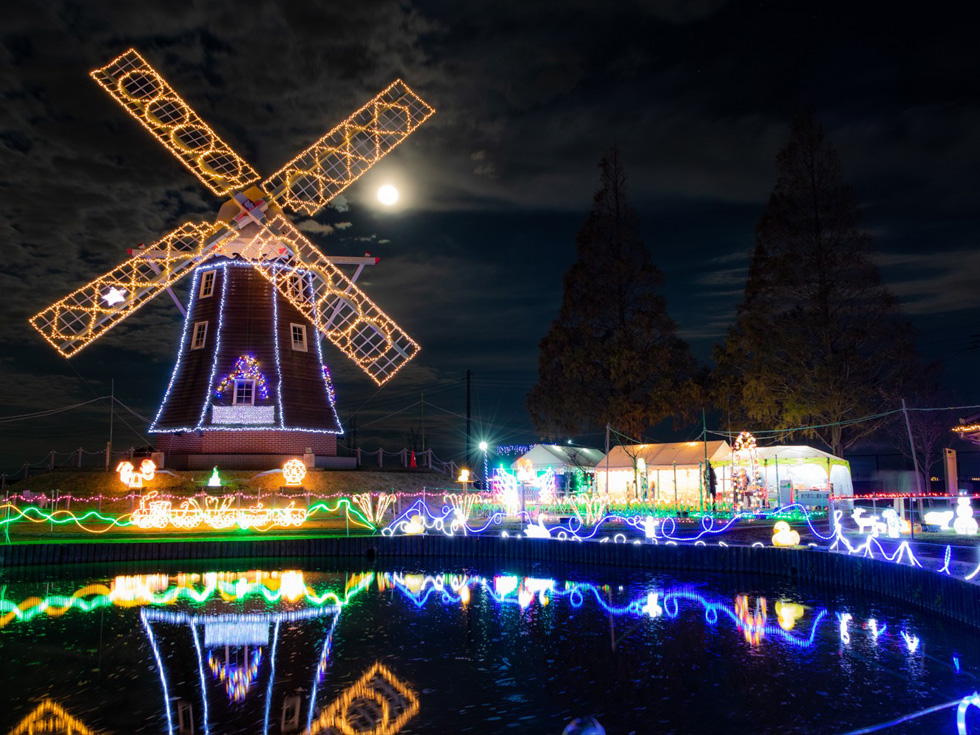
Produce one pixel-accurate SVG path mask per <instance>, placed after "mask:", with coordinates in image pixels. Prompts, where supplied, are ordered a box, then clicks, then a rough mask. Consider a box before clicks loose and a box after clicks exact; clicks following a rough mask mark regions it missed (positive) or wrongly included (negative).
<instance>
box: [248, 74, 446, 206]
mask: <svg viewBox="0 0 980 735" xmlns="http://www.w3.org/2000/svg"><path fill="white" fill-rule="evenodd" d="M434 114H435V109H433V108H432V107H430V106H429V105H427V104H426V103H425V102H424V101H423V100H422V98H421V97H419V96H418V95H417V94H415V92H413V91H412V90H411V89H409V87H408V85H407V84H405V82H403V81H401V80H400V79H399V80H397V81H395V82H393V83H392V84H390V85H389V86H388V87H387V88H386V89H384V90H383V91H382V92H381V93H380V94H378V95H377V96H376V97H374V99H372V100H371V101H370V102H368V103H367V104H366V105H364V107H362V108H361V109H359V110H358V111H357V112H355V113H354V114H353V115H351V116H350V117H348V118H347V119H346V120H344V121H343V122H342V123H340V125H338V126H337V127H335V128H334V129H333V130H331V131H330V132H329V133H327V134H326V135H324V136H323V137H322V138H320V140H318V141H317V142H316V143H314V144H313V145H311V146H310V147H309V148H307V149H306V150H305V151H303V152H302V153H300V154H299V155H298V156H296V157H295V158H294V159H293V160H291V161H290V162H289V163H287V164H286V165H285V166H283V167H282V168H281V169H280V170H279V171H277V172H276V173H274V174H272V176H270V177H269V178H267V179H266V180H265V181H264V182H263V183H262V185H263V187H265V189H266V191H269V192H272V196H273V197H274V198H275V199H276V200H277V201H278V202H279V204H280V206H282V207H287V208H289V209H292V210H293V211H298V212H302V213H304V214H307V215H311V216H312V215H313V214H315V213H316V212H317V211H319V210H320V209H321V208H323V207H325V206H326V205H327V203H328V202H329V201H330V200H331V199H333V198H334V197H335V196H337V195H338V194H340V193H341V192H342V191H343V190H344V189H346V188H347V187H348V186H350V185H351V184H353V183H354V182H355V181H356V180H357V179H358V178H360V177H361V175H362V174H364V172H365V171H367V170H368V169H369V168H371V166H373V165H374V164H375V163H377V162H378V161H379V160H381V158H382V157H383V156H385V155H387V154H388V153H389V152H391V151H392V150H393V149H394V148H395V146H397V145H398V144H399V143H401V142H402V141H403V140H405V138H407V137H408V136H409V134H410V133H411V132H412V131H413V130H415V129H416V128H417V127H418V126H419V125H421V124H422V123H424V122H425V121H426V120H428V119H429V118H430V117H432V115H434Z"/></svg>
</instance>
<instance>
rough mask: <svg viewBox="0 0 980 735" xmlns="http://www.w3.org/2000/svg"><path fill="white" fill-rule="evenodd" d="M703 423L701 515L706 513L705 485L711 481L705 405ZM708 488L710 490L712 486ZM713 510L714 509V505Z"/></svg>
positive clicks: (702, 416) (702, 411)
mask: <svg viewBox="0 0 980 735" xmlns="http://www.w3.org/2000/svg"><path fill="white" fill-rule="evenodd" d="M701 424H702V426H703V427H704V428H703V433H702V435H701V436H702V441H703V442H704V471H703V472H702V473H701V515H704V500H705V498H704V491H705V485H707V484H708V483H709V482H711V477H710V473H709V472H708V416H707V414H706V413H705V411H704V406H701ZM707 489H708V490H710V488H707ZM712 510H714V508H713V507H712Z"/></svg>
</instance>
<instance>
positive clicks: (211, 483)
mask: <svg viewBox="0 0 980 735" xmlns="http://www.w3.org/2000/svg"><path fill="white" fill-rule="evenodd" d="M208 487H221V475H219V474H218V468H217V467H215V468H214V469H213V470H212V471H211V477H209V478H208Z"/></svg>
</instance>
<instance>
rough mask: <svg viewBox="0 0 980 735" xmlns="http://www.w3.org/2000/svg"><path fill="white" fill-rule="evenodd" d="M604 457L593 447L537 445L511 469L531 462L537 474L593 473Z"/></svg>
mask: <svg viewBox="0 0 980 735" xmlns="http://www.w3.org/2000/svg"><path fill="white" fill-rule="evenodd" d="M602 457H603V453H602V451H600V450H598V449H593V448H592V447H573V446H571V445H563V444H535V445H534V446H533V447H531V449H530V451H528V452H525V453H524V454H522V455H521V456H520V457H518V458H517V460H515V461H514V462H512V463H511V465H510V467H511V469H513V470H516V469H517V463H518V462H520V461H521V460H530V462H531V466H532V467H533V469H534V471H535V472H544V471H545V470H547V469H549V468H550V469H552V470H554V472H555V474H556V475H561V474H564V473H565V472H572V471H574V470H581V471H582V472H592V470H593V468H594V467H595V466H596V464H597V463H598V462H599V460H601V459H602Z"/></svg>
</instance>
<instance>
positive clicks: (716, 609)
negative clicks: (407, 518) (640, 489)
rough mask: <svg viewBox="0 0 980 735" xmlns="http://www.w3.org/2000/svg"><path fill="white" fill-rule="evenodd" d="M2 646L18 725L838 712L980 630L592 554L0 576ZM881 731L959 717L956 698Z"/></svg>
mask: <svg viewBox="0 0 980 735" xmlns="http://www.w3.org/2000/svg"><path fill="white" fill-rule="evenodd" d="M0 652H2V656H3V666H2V667H0V691H2V692H3V694H2V695H0V697H2V698H0V702H2V706H0V733H8V732H15V733H17V735H20V733H21V732H23V733H28V732H33V731H37V732H66V731H70V732H73V733H75V734H76V735H84V734H85V733H88V732H100V733H175V734H177V733H191V732H193V733H213V734H214V735H218V734H219V733H220V734H225V733H227V734H233V733H277V734H278V733H290V732H304V733H305V732H309V733H331V734H333V733H337V734H339V733H346V734H347V735H352V734H353V733H374V734H375V735H394V733H406V734H408V733H473V734H474V735H482V734H485V733H536V734H537V733H540V734H543V735H548V734H551V733H554V734H555V735H559V734H560V733H561V732H562V731H563V729H564V728H565V726H566V725H567V724H568V723H569V722H570V721H571V720H573V719H574V718H576V717H585V716H593V717H595V718H596V719H597V720H598V721H599V722H600V723H601V724H602V726H603V727H604V728H605V732H606V733H608V734H609V735H614V734H621V735H627V734H628V733H722V732H723V733H783V734H785V733H846V732H850V731H852V730H856V729H859V728H866V727H870V726H876V725H881V724H883V723H886V722H888V721H890V720H893V719H895V718H900V717H904V716H908V715H912V714H915V713H919V712H921V711H922V710H924V709H926V708H929V707H933V706H936V705H940V704H944V703H947V702H953V701H954V700H959V699H960V698H962V697H964V696H966V695H968V694H971V693H973V691H974V690H975V689H977V688H978V683H977V675H978V673H980V634H978V632H977V631H974V630H972V629H970V628H965V627H963V626H960V625H957V624H953V623H947V622H944V621H941V620H939V619H937V618H934V617H930V616H928V615H919V614H911V613H908V612H903V611H902V610H901V609H900V608H899V607H896V606H894V605H890V604H885V603H878V602H876V601H873V600H867V599H863V598H861V597H860V596H857V595H855V596H852V597H847V596H844V597H841V596H833V595H829V594H822V593H820V592H819V591H814V590H801V589H799V588H796V587H794V586H791V585H788V584H786V585H783V584H780V583H779V582H777V581H774V580H772V579H764V578H752V577H747V578H744V579H734V578H732V577H722V576H710V575H701V576H697V577H678V576H671V575H666V574H660V573H646V572H636V571H633V572H630V571H624V570H618V569H609V568H598V569H590V568H582V567H561V568H554V567H553V568H546V567H529V568H527V569H510V568H486V569H481V568H453V569H436V568H428V567H413V566H410V565H408V566H404V567H399V568H391V569H387V570H382V569H375V570H373V571H366V570H364V569H358V568H355V569H350V570H346V571H345V570H340V571H337V570H330V571H316V570H311V569H296V568H282V569H273V568H269V567H261V568H258V569H257V568H255V567H252V566H248V565H237V566H236V565H232V566H230V568H229V565H228V563H227V562H226V563H223V564H221V565H218V564H214V565H210V566H209V565H207V564H204V565H199V564H195V563H188V564H184V565H181V566H180V567H179V570H178V569H173V570H167V571H166V572H163V573H159V572H154V573H148V572H144V573H132V572H131V571H127V573H125V574H117V573H115V571H114V570H111V569H109V570H106V573H104V574H102V575H92V576H90V577H86V578H69V577H56V578H50V579H47V580H42V581H37V580H36V579H35V580H30V579H22V580H16V579H7V580H6V581H5V582H3V583H2V601H0ZM967 724H968V725H969V726H970V727H972V728H974V730H972V731H974V732H980V710H977V709H975V708H971V710H970V711H969V712H968V713H967ZM32 726H33V727H34V730H31V729H30V727H32ZM68 726H71V727H73V728H74V729H71V730H70V729H69V727H68ZM19 727H21V728H23V729H18V728H19ZM45 727H47V728H49V729H43V728H45ZM59 728H60V729H59ZM877 731H878V732H883V733H886V734H888V735H894V734H895V733H930V734H936V733H950V734H952V733H956V732H957V727H956V707H955V706H953V707H947V708H945V709H942V710H939V711H936V712H932V713H929V714H925V715H922V716H918V717H915V718H913V719H908V720H906V721H904V722H901V723H898V724H895V725H891V726H888V727H885V728H884V729H881V730H877Z"/></svg>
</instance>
